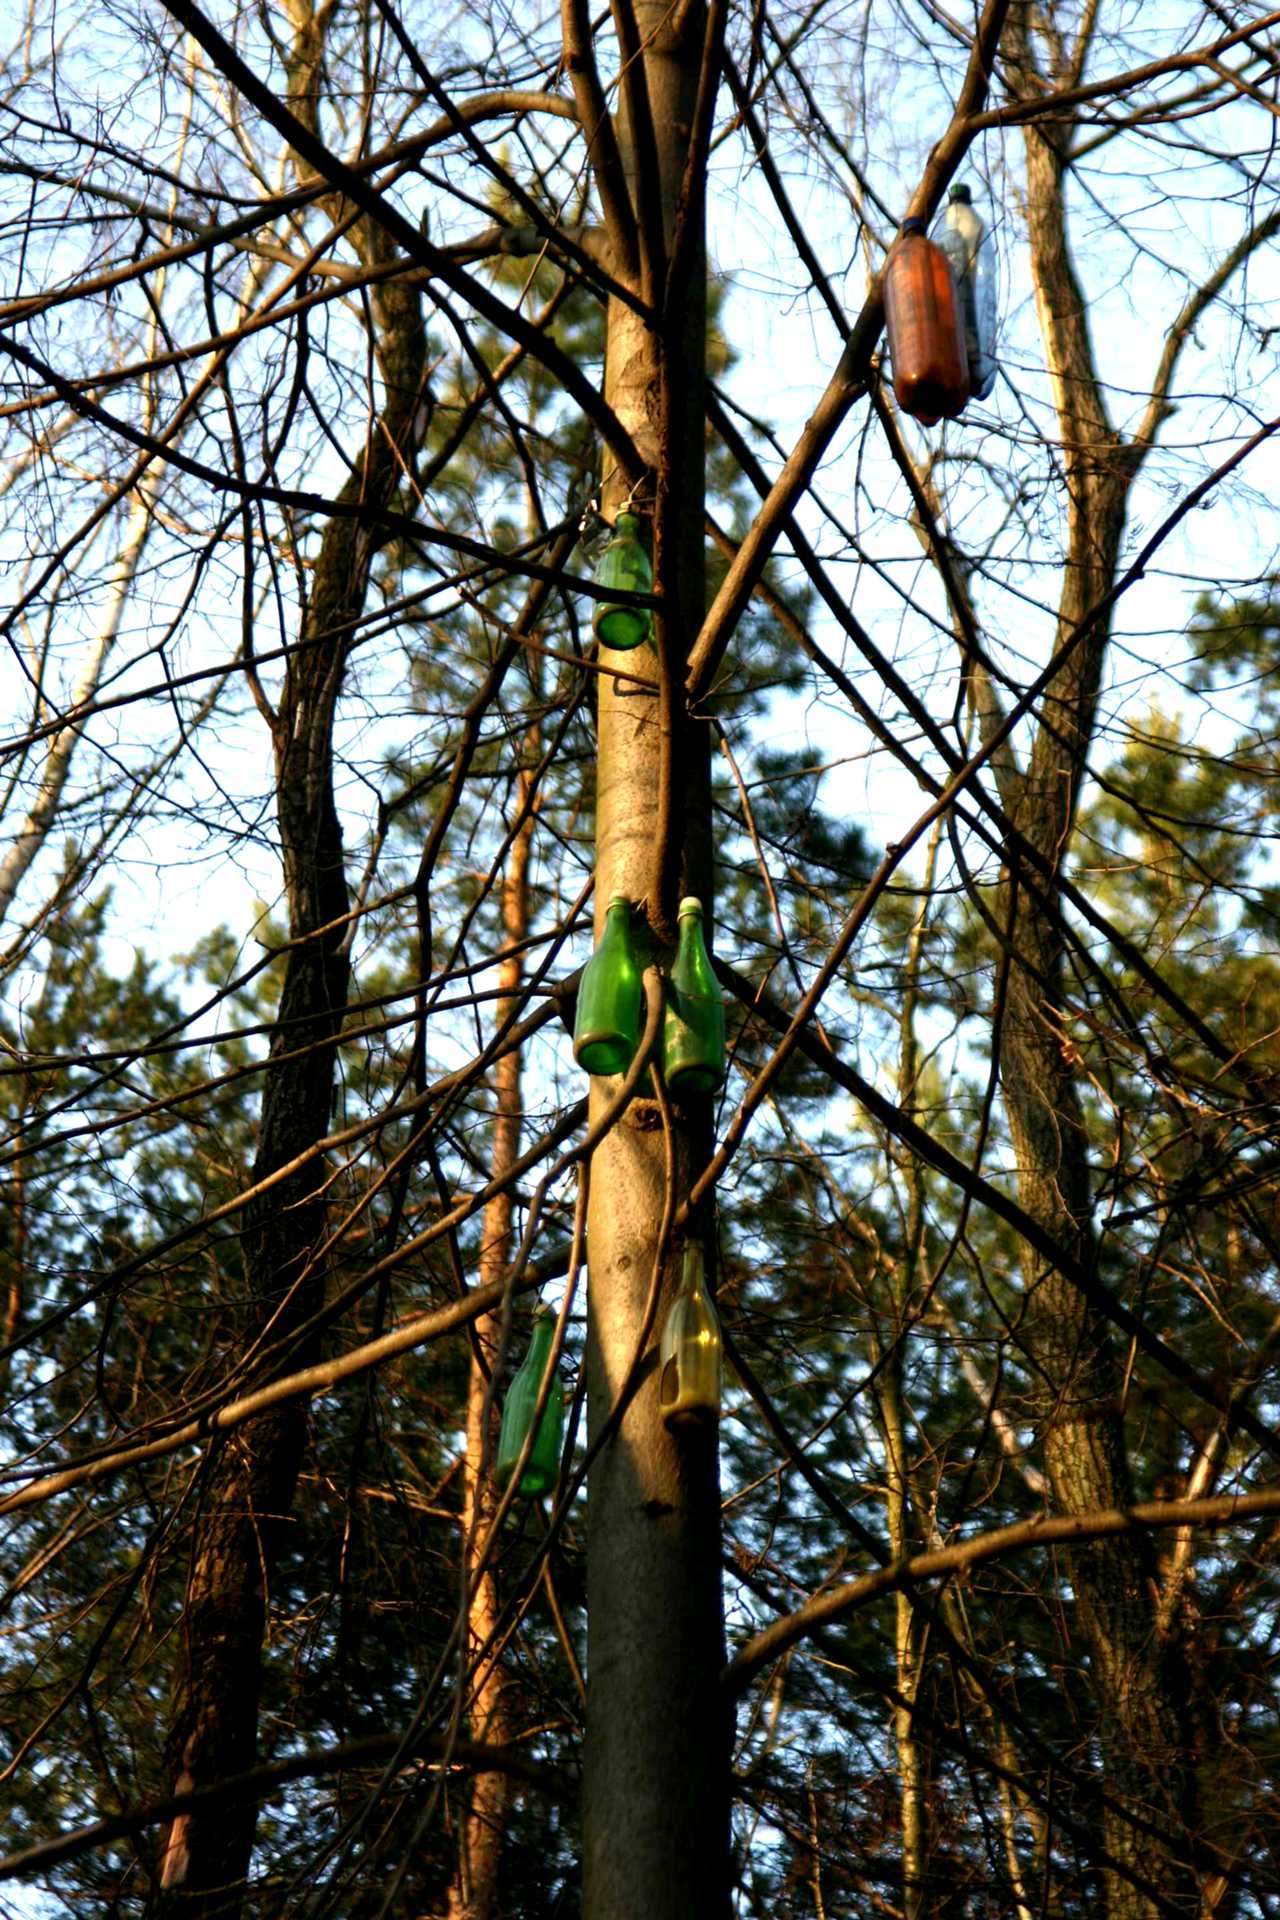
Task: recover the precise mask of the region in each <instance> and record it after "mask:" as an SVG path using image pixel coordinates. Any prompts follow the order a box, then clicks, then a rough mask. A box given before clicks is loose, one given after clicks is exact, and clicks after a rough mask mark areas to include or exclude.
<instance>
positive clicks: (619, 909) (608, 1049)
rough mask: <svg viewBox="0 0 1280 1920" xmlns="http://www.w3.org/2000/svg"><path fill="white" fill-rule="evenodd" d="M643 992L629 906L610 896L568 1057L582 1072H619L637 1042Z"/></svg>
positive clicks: (623, 897) (627, 1063) (583, 982)
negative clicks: (571, 1048) (583, 1070)
mask: <svg viewBox="0 0 1280 1920" xmlns="http://www.w3.org/2000/svg"><path fill="white" fill-rule="evenodd" d="M643 1000H644V988H643V984H642V982H641V979H640V968H639V966H638V965H637V963H636V954H635V947H634V946H633V944H632V940H631V902H630V901H629V900H628V899H627V897H626V895H625V894H622V893H616V894H615V895H614V896H613V899H612V900H611V901H610V902H609V911H608V913H607V914H606V915H605V921H604V932H603V933H602V934H601V936H600V945H599V946H598V947H597V948H596V950H595V952H594V953H593V954H592V956H591V958H590V959H589V960H588V962H587V964H586V966H585V967H584V969H583V973H582V979H581V981H580V982H579V985H578V1011H577V1015H576V1017H575V1019H574V1022H573V1057H574V1059H575V1060H576V1061H577V1063H578V1065H579V1066H580V1067H585V1068H586V1070H587V1072H588V1073H625V1072H626V1070H627V1068H628V1067H629V1066H630V1065H631V1062H632V1060H633V1059H634V1058H635V1051H636V1048H637V1047H638V1046H639V1044H640V1008H641V1005H642V1003H643Z"/></svg>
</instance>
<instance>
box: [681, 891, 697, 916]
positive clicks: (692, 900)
mask: <svg viewBox="0 0 1280 1920" xmlns="http://www.w3.org/2000/svg"><path fill="white" fill-rule="evenodd" d="M701 912H702V902H701V900H699V898H698V896H697V894H695V893H689V894H686V895H685V897H684V899H683V900H682V901H681V902H680V914H679V917H680V918H681V919H683V918H684V916H685V914H686V913H699V914H700V913H701Z"/></svg>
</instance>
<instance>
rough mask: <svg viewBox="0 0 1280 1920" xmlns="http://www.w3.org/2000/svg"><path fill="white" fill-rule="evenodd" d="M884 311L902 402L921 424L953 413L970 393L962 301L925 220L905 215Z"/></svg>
mask: <svg viewBox="0 0 1280 1920" xmlns="http://www.w3.org/2000/svg"><path fill="white" fill-rule="evenodd" d="M884 317H885V326H886V328H887V330H888V334H889V358H890V360H891V361H892V363H893V390H894V393H895V394H896V395H897V397H898V405H899V406H900V407H901V408H902V411H903V412H904V413H909V414H911V415H913V417H914V418H915V419H917V420H918V421H919V422H920V423H921V425H922V426H925V427H932V426H936V424H937V423H938V421H939V420H944V419H946V420H950V419H954V417H955V416H956V414H958V413H960V412H961V411H962V409H963V407H964V404H965V401H966V400H967V399H968V398H969V369H968V361H967V357H966V354H965V347H964V331H963V328H962V327H961V324H960V305H959V301H958V300H957V298H956V288H955V282H954V280H953V279H952V275H951V268H950V265H949V264H948V261H947V257H946V255H945V254H944V253H942V252H941V251H940V249H939V248H937V247H936V246H935V245H934V244H933V241H932V240H930V239H929V238H928V236H927V235H926V233H925V230H924V221H923V220H916V219H911V220H904V221H903V223H902V231H901V233H900V234H899V235H898V238H897V239H896V240H895V241H894V243H893V245H892V246H891V247H890V249H889V258H888V259H887V261H886V262H885V269H884Z"/></svg>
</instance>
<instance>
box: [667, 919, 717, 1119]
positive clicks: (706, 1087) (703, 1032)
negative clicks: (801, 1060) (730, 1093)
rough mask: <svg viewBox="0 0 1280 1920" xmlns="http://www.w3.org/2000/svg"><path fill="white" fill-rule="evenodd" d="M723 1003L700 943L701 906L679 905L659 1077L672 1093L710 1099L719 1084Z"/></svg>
mask: <svg viewBox="0 0 1280 1920" xmlns="http://www.w3.org/2000/svg"><path fill="white" fill-rule="evenodd" d="M724 1066H725V1059H724V1000H723V998H722V997H721V993H720V989H719V987H718V986H717V985H716V976H715V974H714V973H713V971H712V968H711V957H710V955H709V954H708V952H707V948H706V942H705V941H704V940H703V938H702V902H701V901H700V900H696V899H694V898H693V897H692V896H690V897H689V898H688V899H686V900H682V901H681V902H680V939H679V945H678V946H677V948H676V958H675V965H674V966H673V967H672V969H671V978H670V979H669V980H668V982H667V1006H666V1017H665V1020H664V1023H663V1029H662V1072H663V1077H664V1079H665V1080H666V1083H667V1085H668V1087H670V1089H671V1091H672V1092H673V1093H714V1092H715V1090H716V1088H717V1087H718V1086H719V1085H720V1082H721V1081H722V1080H723V1079H724Z"/></svg>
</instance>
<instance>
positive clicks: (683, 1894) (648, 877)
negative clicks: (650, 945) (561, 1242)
mask: <svg viewBox="0 0 1280 1920" xmlns="http://www.w3.org/2000/svg"><path fill="white" fill-rule="evenodd" d="M635 23H636V28H637V32H638V39H639V44H640V45H641V46H642V47H643V49H644V53H643V57H642V58H637V59H636V60H633V61H632V62H631V63H630V71H629V81H630V85H629V87H628V86H624V89H623V107H624V116H625V124H624V126H623V127H622V129H621V130H620V131H621V143H622V148H623V164H624V170H625V173H626V176H627V185H628V188H629V191H630V199H631V203H632V206H633V207H634V208H635V209H636V212H637V215H638V224H639V228H640V235H639V248H638V255H639V260H640V271H639V274H638V276H637V277H636V279H635V281H634V282H633V284H635V285H636V290H637V291H638V292H640V291H643V292H646V293H647V294H648V296H649V297H650V298H652V299H654V301H655V304H659V303H662V302H663V293H664V286H665V282H666V265H667V257H668V250H669V249H671V248H672V244H673V240H674V239H675V236H676V233H677V225H678V224H679V229H680V231H681V233H682V235H683V244H684V245H686V246H687V247H688V249H689V251H688V253H687V254H686V255H685V256H684V262H683V266H684V272H685V274H686V275H687V281H686V283H685V284H686V291H685V292H684V293H683V295H682V296H681V297H678V298H676V299H674V300H673V301H671V302H670V303H669V309H668V310H669V315H670V318H669V319H664V321H663V323H662V325H661V326H660V327H657V328H651V327H649V326H647V325H646V324H645V322H644V321H643V320H642V319H640V318H639V317H638V316H637V315H636V314H635V313H634V312H633V311H632V310H631V309H630V308H629V307H628V306H626V305H625V304H624V303H622V302H620V301H616V300H615V301H612V302H611V303H610V307H609V315H608V342H607V358H606V372H605V397H606V398H607V399H608V401H609V403H610V404H611V405H612V406H613V408H614V409H615V411H616V412H617V414H618V416H619V418H620V420H621V421H622V423H623V425H624V426H625V427H626V428H627V429H628V430H629V431H630V433H631V435H632V437H633V439H634V440H635V442H636V444H637V446H638V448H639V450H640V453H641V456H642V458H643V459H644V461H645V463H646V466H647V467H649V468H650V469H652V473H653V479H654V485H653V487H652V488H649V487H645V488H643V489H642V490H640V491H639V492H638V493H637V504H638V505H639V506H640V507H641V509H642V510H646V511H647V509H648V506H649V503H650V501H653V502H654V504H655V523H656V532H655V573H656V577H657V587H658V591H659V592H660V593H661V594H662V595H663V596H664V612H663V617H662V618H661V619H660V621H659V622H658V626H659V632H658V636H657V638H658V653H659V661H660V665H658V663H657V662H655V657H654V654H653V653H652V652H651V651H650V650H648V649H644V650H642V651H641V652H640V653H639V654H630V655H628V656H626V657H625V659H622V658H620V657H618V656H611V655H609V653H608V651H607V650H606V651H605V660H606V663H609V662H610V661H616V663H617V664H619V665H627V666H628V667H629V670H630V671H632V672H634V671H636V668H637V663H639V669H640V671H641V672H644V673H646V674H650V673H653V672H654V671H655V668H656V670H657V671H658V673H659V675H660V677H661V679H662V681H663V683H664V684H663V688H662V690H661V691H656V692H655V693H652V694H651V693H648V692H642V691H639V690H637V689H636V688H635V687H633V686H631V685H627V684H625V683H623V684H619V683H617V682H614V681H612V680H611V679H610V678H609V676H608V675H607V674H604V675H601V676H600V693H599V756H598V763H597V789H596V791H597V816H596V889H595V908H596V930H597V934H599V931H600V929H601V927H602V925H603V919H604V913H605V909H606V908H607V905H608V902H609V900H610V898H611V897H612V896H613V895H615V894H619V893H621V894H625V895H626V896H627V897H628V898H629V899H630V900H631V901H633V902H634V903H637V904H639V903H642V902H644V903H647V907H648V915H649V923H650V928H651V930H652V932H653V934H654V936H655V938H656V941H657V943H658V945H659V947H660V948H661V945H662V942H663V941H666V940H669V939H670V938H671V935H672V928H673V922H674V904H675V896H676V893H677V891H681V892H684V891H689V892H694V893H696V894H697V895H698V896H699V897H700V898H701V899H702V900H703V902H704V905H705V906H707V908H708V909H709V907H710V847H709V838H710V833H709V829H710V807H709V770H708V740H707V735H706V729H705V728H704V727H702V726H700V725H699V726H695V725H693V724H691V723H690V722H689V720H688V718H687V716H686V713H685V709H684V700H683V694H682V687H683V678H684V673H683V666H684V662H685V660H686V658H687V655H688V652H689V648H690V646H691V644H692V641H693V638H694V636H695V635H696V633H697V630H698V626H699V624H700V621H701V619H702V616H703V613H704V611H705V580H704V554H703V533H702V528H703V464H704V457H705V456H704V447H705V429H704V419H705V404H704V398H703V386H704V379H705V366H704V362H705V259H704V253H703V247H702V239H701V234H702V224H701V223H702V208H701V201H700V199H699V198H698V197H697V196H696V195H695V196H694V198H693V200H692V202H691V203H690V204H689V205H688V206H686V207H685V208H684V209H683V212H682V215H681V218H680V221H679V223H677V201H678V196H679V190H680V184H681V180H682V178H683V175H684V169H685V161H686V155H687V151H688V144H689V139H690V130H691V129H692V128H693V127H694V125H695V119H696V116H695V100H696V96H697V91H698V76H699V70H700V66H701V63H702V54H703V42H704V34H705V30H706V20H705V16H704V12H703V9H702V7H701V6H698V5H694V6H692V7H690V8H689V9H688V10H687V11H686V10H684V9H681V10H679V11H678V13H677V14H676V15H673V14H671V13H670V12H669V11H667V10H666V9H664V8H663V7H662V6H659V5H654V4H650V3H646V4H641V5H638V6H637V7H636V8H635ZM623 51H624V59H625V53H626V49H625V47H624V49H623ZM713 64H714V63H713ZM624 71H626V68H625V67H624ZM655 172H656V177H655ZM615 225H616V222H613V221H611V228H612V227H614V226H615ZM611 237H613V238H614V242H615V244H614V256H615V257H614V262H613V266H614V271H615V272H616V273H620V275H622V276H623V277H630V276H628V275H626V270H625V263H624V259H623V247H622V245H621V244H620V241H619V236H618V235H617V234H616V232H615V233H612V234H611ZM626 491H627V489H626V486H625V484H624V483H623V482H622V481H621V479H619V478H618V477H616V476H614V477H611V476H610V475H609V474H608V472H606V483H605V489H604V497H605V508H606V512H607V513H608V515H609V517H610V518H612V517H613V515H614V513H616V511H617V509H618V507H619V506H620V505H621V504H622V502H623V499H624V498H625V496H626ZM665 957H667V958H669V957H670V956H669V950H668V951H667V953H666V956H665ZM609 1086H610V1083H608V1082H603V1083H602V1082H593V1083H592V1088H591V1110H592V1113H593V1115H594V1114H596V1113H598V1112H599V1109H600V1107H601V1105H602V1104H603V1102H604V1101H605V1099H606V1097H607V1092H608V1088H609ZM710 1105H711V1103H710V1101H709V1100H707V1099H703V1100H694V1099H691V1100H688V1101H684V1102H675V1103H673V1118H672V1137H671V1141H670V1155H671V1163H672V1173H673V1178H674V1185H675V1192H674V1195H671V1194H669V1193H668V1190H667V1176H666V1171H665V1169H666V1162H667V1150H668V1149H667V1144H666V1142H665V1140H664V1133H663V1130H662V1126H661V1122H660V1116H659V1112H658V1109H657V1107H656V1105H655V1103H654V1102H653V1101H650V1100H642V1101H637V1102H635V1103H634V1104H633V1106H632V1107H631V1109H630V1110H629V1112H628V1113H627V1114H626V1115H625V1116H624V1118H623V1120H622V1122H621V1123H620V1124H619V1125H618V1126H616V1127H615V1128H614V1129H613V1130H612V1132H611V1133H610V1134H609V1135H608V1136H607V1137H606V1138H605V1139H604V1140H603V1141H602V1142H601V1144H600V1146H599V1147H598V1148H597V1150H596V1152H595V1155H594V1157H593V1159H592V1163H591V1174H590V1177H591V1191H590V1200H589V1210H588V1222H587V1244H588V1264H589V1269H590V1324H589V1334H588V1349H587V1391H588V1402H587V1405H588V1432H589V1435H590V1437H591V1439H592V1440H593V1442H594V1440H595V1439H596V1438H597V1437H598V1436H599V1435H600V1433H601V1431H602V1429H603V1428H604V1426H605V1424H606V1422H607V1421H608V1420H609V1419H610V1417H611V1416H612V1415H613V1413H614V1410H615V1407H616V1405H617V1403H618V1400H619V1397H620V1395H622V1394H623V1392H624V1390H625V1389H626V1387H627V1384H628V1380H629V1376H630V1372H631V1366H632V1360H633V1357H634V1353H635V1348H636V1343H637V1339H638V1336H639V1333H640V1330H641V1327H642V1324H643V1321H644V1317H645V1313H646V1307H647V1305H648V1304H649V1300H650V1293H651V1283H652V1281H653V1278H654V1272H655V1263H657V1262H658V1261H659V1259H660V1260H661V1266H662V1273H661V1284H660V1294H659V1298H658V1302H657V1312H656V1315H655V1316H654V1323H653V1324H654V1338H656V1335H657V1333H658V1332H659V1331H660V1330H661V1326H662V1321H663V1317H664V1315H665V1312H666V1309H667V1306H668V1304H669V1302H670V1299H671V1296H672V1292H673V1289H674V1285H675V1283H676V1281H677V1279H678V1274H679V1258H678V1254H677V1251H676V1249H674V1248H672V1247H667V1248H666V1249H665V1251H664V1250H662V1249H661V1248H660V1246H659V1240H660V1225H661V1221H662V1218H663V1213H664V1206H666V1205H667V1203H668V1202H669V1201H670V1200H671V1199H674V1200H676V1201H679V1200H680V1199H681V1198H682V1197H683V1196H684V1194H685V1193H687V1191H688V1189H689V1185H690V1183H691V1181H692V1179H693V1177H694V1176H695V1175H696V1174H697V1172H698V1171H699V1169H700V1168H701V1166H703V1165H704V1164H705V1161H706V1159H707V1157H708V1155H709V1151H710V1145H711V1125H712V1116H711V1112H710ZM709 1212H710V1210H709V1209H708V1217H706V1218H704V1219H702V1220H699V1221H696V1222H693V1223H691V1226H690V1232H691V1233H694V1232H696V1233H697V1234H698V1235H699V1237H700V1238H701V1239H702V1240H703V1241H704V1243H705V1245H706V1247H707V1251H708V1253H710V1252H711V1248H712V1243H713V1232H712V1222H711V1220H710V1217H709ZM708 1271H709V1272H711V1271H713V1269H712V1267H711V1265H710V1263H709V1265H708ZM652 1346H653V1341H652V1339H651V1341H650V1343H649V1352H648V1356H647V1365H646V1366H645V1367H643V1368H642V1369H641V1378H640V1384H639V1386H638V1389H637V1390H636V1392H635V1394H634V1397H633V1398H632V1399H631V1401H630V1403H629V1405H628V1406H627V1409H626V1412H625V1414H624V1416H623V1418H622V1421H621V1424H620V1426H619V1428H618V1430H617V1431H616V1433H614V1435H613V1437H612V1438H611V1439H610V1441H609V1442H608V1444H607V1445H606V1446H605V1447H604V1449H603V1451H602V1452H601V1454H600V1456H599V1457H598V1459H597V1460H596V1462H595V1464H594V1466H593V1468H592V1471H591V1478H590V1488H589V1508H588V1527H587V1592H588V1643H587V1644H588V1675H587V1732H586V1744H585V1756H584V1770H585V1793H584V1814H583V1821H584V1834H583V1853H584V1860H583V1866H584V1890H585V1891H584V1913H585V1915H586V1920H635V1916H637V1915H639V1914H643V1915H644V1916H645V1920H695V1916H696V1920H718V1916H720V1915H723V1914H726V1913H727V1911H728V1758H729V1755H728V1736H729V1727H728V1724H727V1721H726V1717H725V1710H724V1708H723V1706H722V1704H721V1701H720V1697H719V1682H718V1676H719V1671H720V1667H721V1664H722V1662H723V1659H724V1634H723V1623H722V1603H721V1587H720V1494H719V1462H718V1453H717V1445H716V1440H715V1437H714V1434H706V1433H700V1432H698V1433H693V1434H691V1435H690V1434H680V1435H676V1434H674V1433H673V1432H671V1431H670V1430H669V1429H668V1428H667V1427H666V1426H665V1425H664V1423H663V1421H662V1419H661V1416H660V1413H659V1407H658V1392H657V1377H656V1368H655V1367H654V1366H653V1364H652V1359H653V1353H652Z"/></svg>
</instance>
